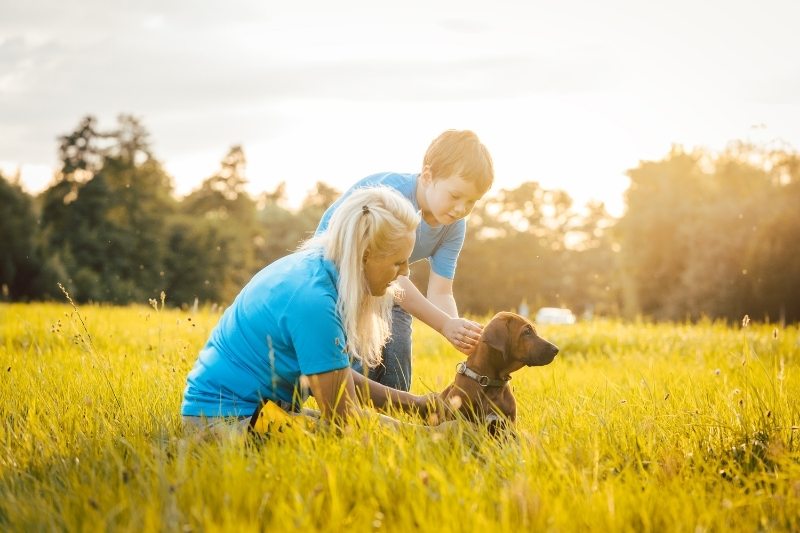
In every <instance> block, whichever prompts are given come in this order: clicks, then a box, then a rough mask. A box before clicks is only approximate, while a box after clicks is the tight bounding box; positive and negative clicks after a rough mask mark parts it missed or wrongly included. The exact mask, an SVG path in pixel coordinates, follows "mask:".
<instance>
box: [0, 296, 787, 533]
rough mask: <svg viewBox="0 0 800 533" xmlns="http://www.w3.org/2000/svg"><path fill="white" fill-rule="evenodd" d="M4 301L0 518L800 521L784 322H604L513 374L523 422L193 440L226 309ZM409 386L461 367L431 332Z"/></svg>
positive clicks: (637, 526)
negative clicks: (487, 429) (204, 368)
mask: <svg viewBox="0 0 800 533" xmlns="http://www.w3.org/2000/svg"><path fill="white" fill-rule="evenodd" d="M156 307H158V308H159V309H158V310H157V309H156V308H155V307H145V306H142V307H128V308H114V307H103V306H85V307H82V308H81V309H80V318H82V319H83V320H85V328H84V326H83V324H82V323H81V320H80V318H79V317H78V316H77V315H76V314H75V312H74V311H73V309H72V308H71V307H70V306H68V305H52V304H50V305H44V304H36V305H0V364H2V366H1V367H0V370H1V371H2V380H0V417H1V419H0V420H1V422H0V530H20V531H23V530H24V531H30V530H42V529H45V530H51V529H55V530H69V531H97V530H99V529H110V530H131V531H141V530H171V531H178V530H184V531H218V530H228V531H257V530H263V529H267V530H274V531H287V530H289V528H292V529H299V530H303V531H313V530H343V529H345V528H347V529H348V530H352V531H369V530H386V531H408V530H410V529H412V528H417V529H423V530H431V531H490V530H492V531H494V530H504V531H512V530H520V529H525V530H531V531H586V530H592V531H729V530H740V531H755V530H786V531H789V530H798V529H800V518H799V517H800V503H799V502H800V446H798V439H800V429H798V426H799V425H800V412H799V411H800V407H798V406H799V405H800V377H798V370H800V369H799V368H798V367H799V366H800V332H798V329H797V328H796V327H787V328H780V327H778V328H776V327H774V326H765V325H756V324H750V325H749V327H747V328H742V327H741V325H737V326H736V327H730V326H726V325H724V324H720V323H711V322H706V323H701V324H698V325H681V324H679V325H675V324H673V325H653V324H646V323H638V324H624V323H620V322H611V321H597V322H591V323H584V324H578V325H575V326H559V327H555V326H551V327H541V328H540V333H542V334H543V335H544V336H546V337H548V338H550V339H551V340H553V341H554V342H555V343H556V344H558V345H559V346H560V347H561V354H560V355H559V356H558V357H557V358H556V360H555V362H554V363H553V364H551V365H550V366H547V367H543V368H526V369H523V370H520V371H519V372H517V373H516V374H515V375H514V379H513V381H512V384H513V386H514V391H515V394H516V396H517V400H518V404H519V414H518V417H519V422H518V429H519V437H518V439H517V440H516V441H509V442H497V441H495V440H493V439H491V438H488V437H485V436H484V435H483V434H481V433H476V432H474V431H472V430H471V429H470V428H468V427H462V428H461V429H460V430H459V431H457V432H455V433H454V434H446V435H442V434H427V433H420V432H417V431H413V430H410V429H404V430H401V431H392V430H388V429H385V428H382V427H376V426H370V425H369V424H366V425H365V426H364V427H354V428H351V429H349V430H348V431H346V432H345V433H344V434H343V435H335V434H330V433H322V432H319V433H315V434H306V433H303V432H293V431H289V432H287V433H285V434H279V435H276V436H273V437H272V438H270V439H268V440H266V441H264V442H261V443H253V442H252V441H249V440H248V439H247V438H245V437H242V436H237V435H228V436H224V437H222V438H220V439H198V438H190V437H187V436H185V435H184V434H183V432H182V430H181V427H180V417H179V414H178V410H179V405H180V401H181V395H182V390H183V387H184V383H185V377H186V374H187V372H188V370H189V369H190V368H191V366H192V363H193V362H194V358H195V355H196V353H197V350H198V348H199V347H200V346H201V345H202V343H203V342H204V341H205V339H206V336H207V335H208V333H209V331H210V330H211V328H212V327H213V325H214V324H215V322H216V320H217V319H218V314H215V313H212V312H210V311H209V310H207V309H206V310H201V311H200V312H198V313H196V314H190V313H187V312H181V311H177V310H169V309H160V306H156ZM414 335H415V338H414V350H415V375H414V384H413V387H414V390H415V391H417V392H425V391H427V390H428V388H433V389H436V390H439V389H442V388H444V386H446V385H447V383H449V381H450V380H451V379H452V376H453V373H454V365H455V363H456V362H458V361H459V360H460V357H459V354H457V353H456V352H455V351H454V350H453V349H452V348H450V347H448V346H446V345H445V344H444V343H443V342H442V341H441V340H440V338H439V337H438V336H437V335H435V334H434V333H432V332H430V331H429V330H428V329H427V328H425V327H424V326H422V325H418V326H417V327H416V329H415V332H414Z"/></svg>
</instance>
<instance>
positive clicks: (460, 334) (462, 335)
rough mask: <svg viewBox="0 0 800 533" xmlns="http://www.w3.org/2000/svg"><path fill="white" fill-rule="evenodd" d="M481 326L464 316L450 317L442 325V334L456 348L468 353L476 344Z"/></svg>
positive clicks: (481, 329)
mask: <svg viewBox="0 0 800 533" xmlns="http://www.w3.org/2000/svg"><path fill="white" fill-rule="evenodd" d="M482 331H483V326H481V325H480V324H478V323H477V322H473V321H472V320H467V319H465V318H450V319H448V320H447V321H446V322H445V323H444V326H443V327H442V335H444V337H445V338H446V339H447V340H448V341H450V344H452V345H453V346H454V347H455V349H456V350H458V351H459V352H461V353H463V354H465V355H470V354H471V353H472V352H473V351H474V350H475V348H476V347H477V346H478V342H479V341H480V339H481V332H482Z"/></svg>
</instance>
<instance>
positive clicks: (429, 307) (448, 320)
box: [397, 272, 483, 355]
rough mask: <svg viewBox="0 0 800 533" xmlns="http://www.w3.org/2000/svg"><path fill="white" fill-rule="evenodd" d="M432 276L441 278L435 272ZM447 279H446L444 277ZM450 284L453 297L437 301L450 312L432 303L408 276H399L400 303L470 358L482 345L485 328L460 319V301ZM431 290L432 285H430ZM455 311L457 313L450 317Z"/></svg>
mask: <svg viewBox="0 0 800 533" xmlns="http://www.w3.org/2000/svg"><path fill="white" fill-rule="evenodd" d="M431 276H432V277H433V276H436V277H440V278H441V276H437V275H436V274H434V273H433V272H431ZM442 279H445V278H442ZM447 281H448V282H450V295H449V300H450V301H451V303H449V304H448V302H447V300H448V297H447V296H444V297H442V296H439V295H438V294H437V297H436V300H437V301H438V302H441V303H443V304H444V307H445V308H448V309H447V310H445V309H442V307H438V306H437V305H435V304H434V303H432V302H431V300H428V299H427V298H425V296H423V294H422V293H421V292H419V289H417V287H416V285H414V284H413V283H412V282H411V280H410V279H408V277H407V276H399V277H398V278H397V283H398V284H399V285H400V287H401V288H402V289H403V292H404V294H403V298H402V299H401V300H400V301H399V302H398V303H399V304H400V307H402V308H403V309H405V310H406V311H408V313H410V314H411V316H413V317H415V318H418V319H419V320H422V321H423V322H424V323H426V324H427V325H429V326H430V327H432V328H433V329H435V330H436V331H438V332H439V333H441V334H442V335H443V336H444V337H445V338H446V339H447V340H448V341H449V342H450V343H451V344H452V345H453V346H454V347H455V349H456V350H458V351H459V352H461V353H464V354H466V355H469V354H470V353H472V351H473V350H474V349H475V347H476V346H477V345H478V341H479V340H480V338H481V332H482V331H483V327H482V326H481V325H480V324H478V323H477V322H473V321H471V320H466V319H463V318H458V310H457V309H456V302H455V299H454V298H453V294H452V281H450V280H447ZM429 288H430V285H429ZM447 311H451V312H452V313H453V314H452V315H451V314H449V313H448V312H447Z"/></svg>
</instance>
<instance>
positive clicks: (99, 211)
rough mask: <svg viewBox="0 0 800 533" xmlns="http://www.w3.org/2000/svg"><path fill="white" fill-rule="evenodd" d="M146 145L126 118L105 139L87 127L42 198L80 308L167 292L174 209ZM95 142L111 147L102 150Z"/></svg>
mask: <svg viewBox="0 0 800 533" xmlns="http://www.w3.org/2000/svg"><path fill="white" fill-rule="evenodd" d="M146 137H147V136H146V132H145V131H144V129H143V128H142V127H141V126H140V125H138V123H137V122H136V121H130V120H128V119H126V118H125V116H124V115H123V116H122V117H121V118H120V127H119V128H118V129H117V130H116V131H114V132H111V133H98V132H97V131H96V129H95V128H94V121H93V119H85V120H84V121H83V122H82V123H81V125H80V126H79V128H78V130H76V132H74V133H73V134H70V135H66V136H64V137H62V152H61V155H62V171H61V173H60V175H59V179H58V180H57V181H56V183H55V184H54V185H53V186H52V187H50V188H49V189H48V190H47V191H45V192H44V193H43V195H42V198H41V201H42V224H43V237H44V242H45V243H46V245H47V250H48V252H49V254H52V256H53V258H54V260H55V261H54V269H55V268H61V269H62V270H63V271H65V272H66V274H67V276H68V279H66V280H62V281H63V282H64V283H65V284H66V285H68V286H69V287H70V289H71V291H72V294H73V297H75V298H76V299H78V300H99V301H110V302H116V303H127V302H131V301H139V302H142V301H147V299H148V298H150V297H153V296H157V295H158V294H159V292H160V291H161V289H162V287H163V279H162V277H163V263H164V255H165V244H166V235H165V229H166V224H165V221H166V220H167V218H168V217H169V216H170V215H171V214H172V212H173V211H174V205H173V204H174V202H173V200H172V197H171V183H170V180H169V177H168V176H167V175H166V173H164V171H163V169H162V168H161V165H160V164H159V163H158V161H156V160H155V159H153V158H152V157H150V155H149V154H150V153H149V148H148V147H147V145H146V143H145V139H146ZM95 138H96V139H105V140H107V141H108V142H109V143H110V144H109V145H108V146H106V147H104V148H102V149H100V148H96V146H97V145H98V144H99V141H98V142H97V143H95V142H94V141H93V139H95ZM74 139H77V141H75V142H73V141H72V140H74ZM75 146H77V148H75ZM87 147H88V148H87ZM78 148H80V150H79V149H78ZM84 148H85V149H84ZM90 148H91V149H90ZM138 154H145V155H146V157H140V155H138ZM96 155H97V156H98V157H100V162H99V163H98V162H97V161H95V156H96Z"/></svg>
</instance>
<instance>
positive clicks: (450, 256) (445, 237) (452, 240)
mask: <svg viewBox="0 0 800 533" xmlns="http://www.w3.org/2000/svg"><path fill="white" fill-rule="evenodd" d="M418 178H419V174H398V173H395V172H382V173H380V174H373V175H372V176H367V177H366V178H364V179H362V180H360V181H358V182H356V184H355V185H353V186H352V187H350V188H349V189H348V190H347V191H345V193H344V194H342V196H341V198H339V199H338V200H336V201H335V202H334V203H333V204H331V206H330V207H329V208H328V209H327V210H326V211H325V214H323V215H322V219H320V221H319V226H317V231H316V233H317V234H319V233H320V232H322V231H324V230H325V228H327V227H328V222H329V221H330V218H331V215H332V214H333V212H334V211H336V209H337V208H338V207H339V205H340V204H341V203H342V201H343V200H344V199H345V198H347V196H348V195H350V193H352V192H353V191H354V190H356V189H361V188H364V187H374V186H377V185H384V186H386V187H391V188H393V189H395V190H397V191H398V192H399V193H400V194H402V195H403V196H405V197H406V198H407V199H408V200H409V201H410V202H411V204H412V205H413V206H414V209H416V210H417V211H419V204H418V203H417V194H416V192H417V180H418ZM466 233H467V222H466V221H465V220H464V219H461V220H458V221H456V222H454V223H452V224H448V225H442V226H436V227H431V226H429V225H428V224H427V223H426V222H425V221H424V220H422V221H421V222H420V224H419V226H418V227H417V241H416V243H415V244H414V250H413V251H412V252H411V258H410V259H409V263H414V262H415V261H419V260H420V259H428V260H429V261H430V263H431V270H433V271H434V272H436V273H437V274H438V275H440V276H442V277H444V278H447V279H453V278H454V277H455V274H456V262H457V261H458V254H459V253H460V252H461V247H462V246H463V245H464V237H465V235H466Z"/></svg>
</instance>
